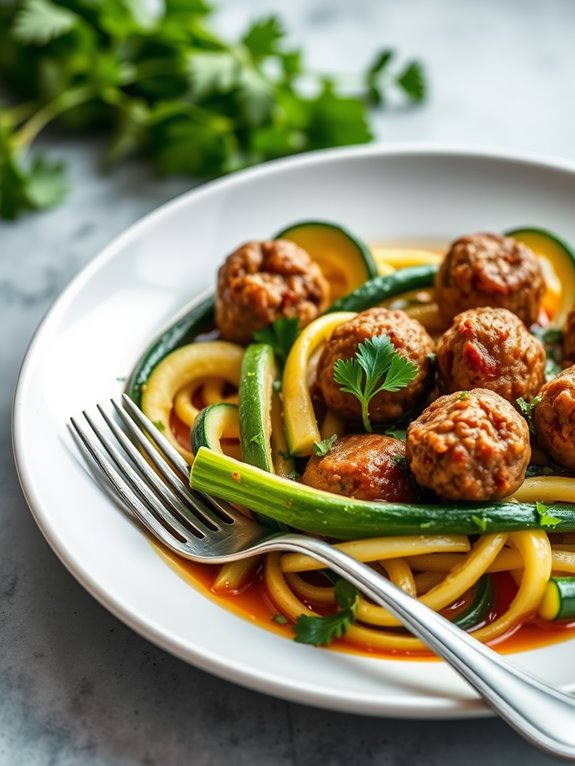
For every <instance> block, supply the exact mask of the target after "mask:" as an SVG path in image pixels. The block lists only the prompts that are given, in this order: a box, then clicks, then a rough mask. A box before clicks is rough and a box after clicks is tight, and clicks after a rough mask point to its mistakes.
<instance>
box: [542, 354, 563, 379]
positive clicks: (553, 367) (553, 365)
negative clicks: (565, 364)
mask: <svg viewBox="0 0 575 766" xmlns="http://www.w3.org/2000/svg"><path fill="white" fill-rule="evenodd" d="M560 372H561V365H559V364H557V362H556V361H555V360H554V359H550V358H549V357H547V361H546V362H545V380H546V381H548V380H553V378H556V377H557V376H558V375H559V373H560Z"/></svg>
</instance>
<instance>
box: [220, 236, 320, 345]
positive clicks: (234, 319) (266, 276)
mask: <svg viewBox="0 0 575 766" xmlns="http://www.w3.org/2000/svg"><path fill="white" fill-rule="evenodd" d="M328 305H329V284H328V282H327V280H326V279H325V277H324V276H323V274H322V271H321V269H320V267H319V266H318V265H317V263H314V261H312V259H311V258H310V256H309V255H308V253H307V252H306V251H305V250H302V248H301V247H298V245H296V244H295V243H294V242H289V241H287V240H282V239H276V240H272V241H269V242H265V241H264V242H255V241H254V242H247V243H246V244H245V245H242V246H241V247H240V248H238V250H236V251H235V252H234V253H232V254H231V255H230V256H228V258H227V259H226V261H225V262H224V264H223V266H222V267H221V268H220V270H219V272H218V283H217V290H216V326H217V328H218V330H219V331H220V335H221V337H222V338H223V339H225V340H229V341H233V342H235V343H243V344H246V343H249V342H250V341H251V339H252V335H253V333H254V332H255V331H256V330H260V329H261V328H262V327H266V326H267V325H269V324H271V323H272V322H273V321H275V320H276V319H279V318H280V317H285V318H293V317H298V319H299V324H300V327H304V326H305V325H306V324H309V322H311V321H312V320H313V319H315V318H316V317H317V316H318V315H319V314H321V313H322V312H323V311H325V309H326V308H327V307H328Z"/></svg>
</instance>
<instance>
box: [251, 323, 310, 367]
mask: <svg viewBox="0 0 575 766" xmlns="http://www.w3.org/2000/svg"><path fill="white" fill-rule="evenodd" d="M298 332H299V319H298V317H292V318H289V319H288V318H286V317H279V319H276V320H275V321H274V322H272V323H271V324H270V325H268V326H267V327H262V329H261V330H256V331H255V333H254V336H253V337H254V340H255V341H257V342H258V343H268V344H269V345H270V346H271V347H272V348H273V350H274V354H275V355H276V356H277V357H278V358H279V360H280V361H281V363H282V365H283V364H285V361H286V359H287V358H288V354H289V352H290V350H291V347H292V346H293V344H294V343H295V339H296V338H297V336H298Z"/></svg>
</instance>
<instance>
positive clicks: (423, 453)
mask: <svg viewBox="0 0 575 766" xmlns="http://www.w3.org/2000/svg"><path fill="white" fill-rule="evenodd" d="M406 454H407V463H408V465H409V468H410V469H411V472H412V473H413V475H414V476H415V479H416V481H417V482H418V484H420V485H421V486H422V487H425V488H427V489H430V490H432V491H433V492H435V493H436V494H437V495H439V497H441V498H444V499H446V500H463V501H468V502H480V501H484V500H499V499H500V498H502V497H506V496H507V495H510V494H512V493H513V492H515V490H516V489H517V488H518V487H519V486H520V485H521V484H522V483H523V480H524V478H525V471H526V469H527V466H528V464H529V459H530V457H531V446H530V443H529V427H528V425H527V421H526V420H525V419H524V418H523V417H521V415H520V414H519V413H518V412H517V411H516V410H515V408H514V407H513V406H512V405H511V404H510V403H509V402H508V401H506V400H505V399H503V398H502V397H501V396H499V394H496V393H494V392H493V391H489V390H488V389H486V388H476V389H474V390H473V391H458V392H455V393H453V394H448V395H446V396H441V397H439V399H436V400H435V401H434V402H433V403H432V404H430V406H429V407H427V409H426V410H424V411H423V412H422V413H421V415H420V416H419V417H418V418H417V419H416V420H414V421H413V422H412V423H411V424H410V425H409V428H408V429H407V442H406Z"/></svg>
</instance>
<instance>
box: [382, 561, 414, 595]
mask: <svg viewBox="0 0 575 766" xmlns="http://www.w3.org/2000/svg"><path fill="white" fill-rule="evenodd" d="M381 566H382V567H383V568H384V569H385V571H386V572H387V576H388V577H389V579H390V580H391V582H392V583H393V584H394V585H397V587H398V588H400V589H401V590H402V591H404V592H405V593H409V595H410V596H416V595H417V591H416V588H415V579H414V577H413V573H412V571H411V567H410V566H409V564H408V563H407V562H406V560H405V559H388V560H387V561H382V562H381Z"/></svg>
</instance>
